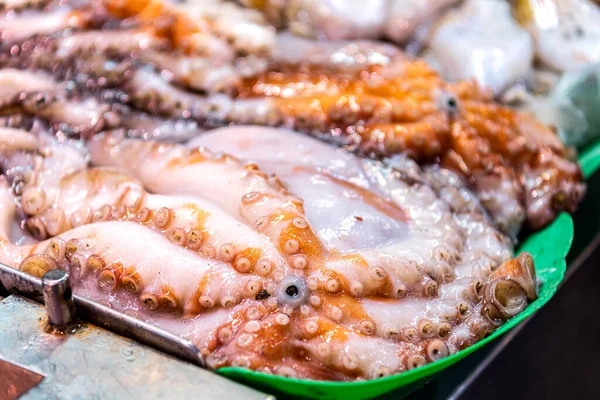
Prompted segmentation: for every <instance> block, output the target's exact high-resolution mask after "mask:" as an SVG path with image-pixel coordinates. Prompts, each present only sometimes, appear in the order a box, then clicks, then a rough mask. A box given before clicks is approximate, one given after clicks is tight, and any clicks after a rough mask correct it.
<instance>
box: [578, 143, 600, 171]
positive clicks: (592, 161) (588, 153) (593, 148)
mask: <svg viewBox="0 0 600 400" xmlns="http://www.w3.org/2000/svg"><path fill="white" fill-rule="evenodd" d="M579 164H581V169H582V170H583V175H584V176H585V177H586V179H587V178H589V177H590V176H591V175H592V174H593V173H594V172H596V170H597V169H598V167H600V141H598V142H596V143H594V144H591V145H590V146H588V147H586V148H585V150H583V152H582V153H581V156H580V157H579Z"/></svg>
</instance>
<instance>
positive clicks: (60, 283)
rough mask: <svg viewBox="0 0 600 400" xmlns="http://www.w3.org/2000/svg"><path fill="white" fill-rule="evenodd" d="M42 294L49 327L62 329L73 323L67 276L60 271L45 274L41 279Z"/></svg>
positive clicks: (71, 297)
mask: <svg viewBox="0 0 600 400" xmlns="http://www.w3.org/2000/svg"><path fill="white" fill-rule="evenodd" d="M42 294H43V295H44V304H45V305H46V313H47V314H48V322H49V323H50V324H51V325H53V326H55V327H57V328H62V327H65V326H67V325H69V324H71V323H72V322H73V321H75V319H76V317H77V316H76V315H75V302H74V301H73V292H72V291H71V285H70V284H69V274H67V273H66V272H65V271H63V270H61V269H55V270H52V271H48V272H46V273H45V274H44V276H43V277H42Z"/></svg>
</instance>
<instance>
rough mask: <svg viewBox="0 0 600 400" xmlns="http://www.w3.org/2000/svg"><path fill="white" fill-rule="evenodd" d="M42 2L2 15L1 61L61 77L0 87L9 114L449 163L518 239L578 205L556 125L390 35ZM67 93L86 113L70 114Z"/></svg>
mask: <svg viewBox="0 0 600 400" xmlns="http://www.w3.org/2000/svg"><path fill="white" fill-rule="evenodd" d="M15 4H16V6H19V4H20V3H18V2H17V3H15ZM19 7H20V6H19ZM44 7H45V8H44V10H45V12H50V13H51V15H52V18H56V19H57V22H54V23H52V24H50V23H49V24H48V25H39V24H33V23H31V21H29V19H31V18H38V17H39V15H38V14H40V13H42V12H43V11H36V10H27V11H23V12H20V11H19V12H17V13H16V14H15V15H12V14H11V15H8V14H7V15H5V16H3V17H2V18H0V20H1V21H0V22H1V23H0V30H1V31H2V32H3V36H4V37H6V40H4V41H3V42H2V43H1V44H0V65H1V66H3V67H12V68H15V69H27V70H43V71H46V72H47V73H48V74H49V76H50V77H54V78H56V79H57V81H65V82H68V85H66V86H67V87H68V88H62V87H58V88H54V89H49V88H47V87H46V88H44V87H43V86H44V85H41V86H40V88H39V90H38V89H36V87H35V85H29V86H28V87H23V91H22V92H24V93H25V94H22V93H21V92H19V93H18V94H17V96H12V97H10V98H9V99H8V100H7V99H6V98H4V97H3V96H1V95H0V105H3V107H1V108H3V109H4V110H5V111H2V113H4V114H6V113H7V112H8V111H6V110H7V109H10V110H15V109H16V110H18V111H19V112H24V113H27V114H29V115H34V116H37V117H40V118H45V119H48V120H51V122H53V126H54V127H55V129H58V130H62V131H65V132H66V133H67V134H75V135H77V134H81V135H85V136H90V135H92V134H94V133H97V132H99V131H102V130H105V129H110V128H115V127H125V128H128V129H136V128H137V127H136V123H137V121H146V122H147V121H148V119H147V118H146V119H144V118H143V117H141V118H138V117H139V114H138V113H139V111H142V112H143V113H151V114H154V115H160V116H162V117H167V118H169V119H171V120H172V121H167V122H165V123H164V124H163V125H160V124H158V125H153V126H154V128H153V129H155V130H154V132H163V131H164V130H165V129H167V130H171V133H170V135H171V137H179V138H187V137H190V136H193V134H194V132H197V130H198V129H199V127H197V126H194V125H193V124H194V123H197V124H199V126H207V127H214V126H215V124H216V125H218V124H222V123H228V122H236V123H252V124H258V125H283V126H289V127H294V128H295V129H298V130H302V131H306V132H308V133H311V134H313V135H315V136H316V137H319V138H323V139H329V140H330V141H334V142H336V143H338V144H342V145H345V146H346V147H347V148H353V149H358V150H360V151H361V152H362V153H363V154H364V155H368V156H376V157H391V156H393V155H395V154H406V155H408V156H409V157H411V158H413V159H415V160H416V161H417V162H419V163H421V164H430V163H438V164H440V165H441V166H443V167H444V168H447V169H450V170H452V171H454V172H455V173H457V174H458V176H459V177H460V179H462V180H464V182H465V183H466V184H467V185H468V186H469V187H470V188H471V189H472V190H473V191H474V192H475V193H476V194H477V195H478V196H479V197H480V199H481V202H482V204H483V206H484V207H485V208H486V210H487V212H488V213H489V214H490V215H491V216H492V218H493V219H494V221H495V223H496V225H497V226H498V227H499V228H500V229H501V230H502V231H503V232H505V233H507V234H508V235H509V236H511V237H512V238H514V237H516V234H517V233H518V231H519V229H520V227H521V225H522V223H523V222H527V223H528V224H529V225H530V226H531V227H533V228H535V229H537V228H541V227H543V226H544V225H546V224H548V223H549V222H550V221H552V220H553V218H554V217H555V216H556V215H557V213H559V212H560V211H568V212H573V211H574V210H575V208H576V206H577V204H578V202H579V201H580V200H581V198H582V197H583V194H584V192H585V185H584V184H583V183H581V179H582V174H581V170H580V168H579V166H578V165H577V164H576V163H575V162H574V161H572V160H571V159H570V158H571V157H572V155H571V154H570V151H569V149H567V148H565V147H564V145H563V144H562V143H561V142H560V140H559V139H558V137H557V136H556V135H555V134H554V133H553V132H552V131H550V130H549V129H548V128H546V127H545V126H543V125H541V124H540V123H538V122H537V121H535V120H534V119H533V118H532V117H530V116H528V115H524V114H520V113H518V112H515V111H513V110H511V109H509V108H506V107H503V106H501V105H499V104H497V103H495V102H494V101H493V99H492V97H491V95H490V93H489V92H488V91H486V90H483V89H481V88H479V87H477V85H475V84H474V83H472V82H459V83H456V84H448V83H446V82H444V81H443V80H442V79H441V78H440V77H439V76H438V75H437V74H436V73H435V72H434V71H433V70H432V69H431V68H429V67H428V66H427V65H426V64H425V63H424V62H423V61H419V60H413V61H410V60H409V59H408V58H407V57H406V56H405V55H403V53H402V52H400V51H399V50H398V49H396V48H394V47H393V46H391V45H382V44H377V43H376V42H373V41H359V42H357V43H354V44H351V43H348V42H343V41H333V42H326V43H325V44H324V43H322V42H311V41H308V40H306V39H298V38H292V37H291V36H290V35H289V34H286V33H283V34H277V35H276V34H275V31H274V30H273V28H272V27H268V26H266V25H264V21H263V19H262V16H261V15H259V14H258V13H257V12H256V11H255V10H250V9H242V8H239V7H238V6H236V5H234V4H228V5H227V6H226V7H225V6H224V7H225V8H224V9H223V10H225V11H223V10H221V11H219V10H220V9H219V7H217V8H215V7H214V6H212V5H211V4H210V2H203V1H196V2H186V3H183V4H180V3H175V2H166V1H158V0H152V1H150V0H142V1H133V0H132V1H111V0H106V1H97V2H84V3H81V4H80V3H78V2H77V1H72V2H64V3H60V4H58V3H56V2H49V3H48V4H47V5H44ZM65 15H70V17H69V18H66V17H65ZM191 15H196V17H197V18H191ZM90 16H92V17H90ZM28 21H29V22H28ZM21 26H27V27H28V29H26V30H23V29H22V28H20V27H21ZM236 26H239V27H246V28H247V29H246V30H245V31H244V32H247V34H245V35H244V34H241V33H240V30H239V29H238V28H236ZM99 28H102V29H99ZM240 29H241V28H240ZM250 39H251V40H250ZM294 49H297V51H294ZM298 55H300V57H298ZM107 61H108V62H107ZM5 70H6V68H4V69H3V70H0V71H1V72H0V74H3V73H5V72H4V71H5ZM13 71H14V70H13ZM23 73H30V72H23ZM39 73H40V72H38V74H39ZM40 76H41V75H40ZM44 79H45V78H44ZM38 80H40V79H38ZM40 96H41V97H40ZM75 105H77V106H78V107H80V108H81V113H78V115H84V116H85V117H80V118H74V117H73V113H69V112H68V110H69V107H72V106H75ZM72 119H75V120H76V121H70V120H72ZM178 121H179V122H178ZM180 121H188V122H189V121H191V122H192V124H191V125H189V124H187V122H186V123H181V122H180ZM75 122H77V123H75ZM150 125H152V123H151V124H150ZM146 126H147V124H146ZM173 130H176V131H177V132H174V131H173ZM67 131H68V132H67ZM140 135H141V136H142V137H154V136H155V133H152V132H145V133H141V134H140Z"/></svg>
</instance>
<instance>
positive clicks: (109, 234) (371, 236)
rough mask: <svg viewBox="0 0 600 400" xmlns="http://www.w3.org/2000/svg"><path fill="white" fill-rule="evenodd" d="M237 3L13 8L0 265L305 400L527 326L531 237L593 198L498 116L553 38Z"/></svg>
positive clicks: (521, 120)
mask: <svg viewBox="0 0 600 400" xmlns="http://www.w3.org/2000/svg"><path fill="white" fill-rule="evenodd" d="M240 3H241V4H238V3H234V2H226V1H209V0H188V1H174V0H173V1H167V0H89V1H85V0H60V1H58V0H49V1H47V0H46V1H44V0H41V1H33V2H32V1H28V2H24V1H20V0H12V1H10V2H2V10H3V11H2V15H0V33H1V35H0V37H1V40H0V171H1V172H2V175H1V176H0V262H2V263H5V264H7V265H10V266H12V267H15V268H18V269H19V270H22V271H24V272H26V273H29V274H31V275H34V276H38V277H41V276H43V274H44V273H45V272H47V271H49V270H52V269H57V268H59V269H64V270H67V271H68V272H69V274H70V277H71V281H72V286H73V288H74V291H75V292H76V293H77V294H80V295H82V296H85V297H87V298H90V299H92V300H95V301H98V302H101V303H104V304H107V305H108V306H110V307H111V308H113V309H115V310H118V311H121V312H123V313H127V314H129V315H132V316H134V317H137V318H140V319H143V320H146V321H150V322H151V323H152V324H155V325H157V326H159V327H161V328H163V329H165V330H167V331H169V332H172V333H174V334H176V335H179V336H181V337H184V338H186V339H189V340H190V341H192V342H193V343H194V344H195V345H196V346H197V347H198V348H199V349H200V350H201V354H202V356H203V358H204V359H205V360H206V364H207V365H208V367H210V368H212V369H218V368H221V367H226V366H235V367H242V368H248V369H252V370H256V371H261V372H265V373H269V374H276V375H281V376H285V377H295V378H303V379H318V380H334V381H352V380H363V379H376V378H379V377H384V376H388V375H392V374H396V373H400V372H403V371H406V370H411V369H414V368H417V367H419V366H422V365H424V364H427V363H430V362H434V361H437V360H439V359H442V358H444V357H447V356H449V355H450V354H454V353H456V352H458V351H460V350H462V349H464V348H466V347H468V346H470V345H472V344H473V343H475V342H477V341H480V340H481V339H483V338H484V337H486V336H488V335H489V334H490V333H492V332H493V331H494V330H495V329H496V328H498V327H499V326H500V325H502V324H503V323H504V322H505V321H507V320H509V319H510V318H512V317H514V316H515V315H517V314H518V313H520V312H521V311H523V310H524V309H525V308H526V307H527V306H528V305H529V304H530V303H531V302H532V301H534V300H535V299H536V298H537V295H538V287H539V284H540V283H539V282H538V280H537V278H536V275H535V268H534V262H533V258H532V256H531V255H530V254H528V253H522V254H517V255H515V254H514V253H513V246H514V245H515V243H516V240H517V235H518V233H519V232H520V230H521V228H522V226H523V225H524V224H527V225H528V226H529V227H530V228H532V229H540V228H542V227H544V226H546V225H548V224H549V223H551V222H552V221H553V220H554V218H555V217H556V216H557V215H558V214H559V213H561V212H563V211H566V212H574V211H575V209H576V207H577V205H578V203H579V202H580V201H581V199H582V197H583V196H584V193H585V184H584V183H583V182H582V178H583V177H582V172H581V169H580V167H579V165H578V164H577V162H576V161H575V160H574V159H575V157H574V152H573V150H572V149H570V148H569V147H567V146H566V145H565V144H563V142H562V141H561V140H560V138H559V136H557V135H556V133H555V132H554V131H553V130H552V129H551V128H549V127H548V126H546V125H544V124H543V123H541V122H539V121H538V120H537V119H536V118H535V117H534V116H533V115H531V114H529V113H522V112H518V111H515V110H514V109H512V108H510V107H508V106H506V105H502V104H500V103H498V102H497V101H496V100H495V99H496V97H495V96H496V95H498V94H500V93H504V92H506V90H507V88H509V87H510V86H511V85H513V84H514V83H515V82H517V81H519V80H520V79H521V78H522V77H523V76H525V75H528V74H531V73H532V71H533V67H532V65H533V59H534V57H537V58H540V59H541V60H546V58H544V57H546V55H547V49H546V48H545V47H544V46H543V43H545V42H544V41H545V40H546V36H547V35H553V34H554V33H548V32H546V31H545V30H544V31H540V32H539V34H538V35H537V36H536V34H532V33H531V32H534V31H535V30H536V29H537V28H536V27H537V26H538V25H536V24H537V23H538V22H539V19H536V18H533V19H529V20H526V19H524V17H519V18H517V19H516V20H515V19H513V17H511V8H510V5H509V4H508V3H504V2H500V1H492V0H487V1H483V0H481V1H466V2H458V1H449V0H444V1H424V2H417V1H399V0H398V1H375V2H364V4H363V3H361V2H353V3H351V4H350V5H349V6H347V5H346V4H345V3H344V4H342V3H340V2H334V1H325V2H317V1H261V2H254V1H242V2H240ZM359 3H360V4H359ZM367 3H368V6H367ZM459 3H460V4H459ZM518 3H519V4H516V5H515V4H513V9H512V12H513V13H515V14H517V11H515V10H518V13H520V14H519V15H525V14H526V13H525V11H523V10H524V8H523V7H525V6H524V4H525V3H526V2H518ZM556 3H560V2H556ZM564 3H565V4H566V3H569V4H570V3H574V2H564ZM561 4H562V3H561ZM594 7H595V6H594ZM448 10H450V11H448ZM527 10H529V11H530V14H527V15H530V16H535V15H537V14H536V13H535V12H533V11H535V10H536V9H535V7H533V6H530V8H528V9H527ZM561 10H562V8H561ZM561 12H562V11H561ZM524 13H525V14H524ZM442 15H444V16H442ZM578 15H579V14H578ZM586 15H588V14H586ZM590 15H592V14H590ZM440 18H441V19H440ZM516 21H518V22H519V23H521V24H522V25H521V26H519V25H518V24H517V22H516ZM526 21H529V22H527V23H530V25H527V23H526ZM531 21H534V22H531ZM492 22H493V23H492ZM488 25H493V27H492V28H490V29H486V28H488ZM282 29H287V30H282ZM590 29H591V31H592V32H593V29H594V28H593V27H592V28H590ZM482 32H484V33H482ZM298 34H301V36H303V37H299V36H298ZM458 37H459V38H460V40H455V39H456V38H458ZM315 38H318V39H319V40H315ZM381 38H387V39H389V40H393V41H395V42H396V43H402V44H407V46H408V47H407V48H406V49H405V50H406V51H405V50H403V49H400V48H399V47H397V46H395V45H393V44H391V43H386V42H380V41H378V39H381ZM409 42H410V43H409ZM450 42H452V45H450ZM590 43H591V42H590ZM588 45H589V43H588V42H586V44H585V46H588ZM423 46H424V47H426V49H425V50H423V49H422V47H423ZM473 49H476V50H477V51H475V52H474V51H473ZM588 50H589V48H588V47H585V51H586V52H588ZM421 51H424V53H423V54H425V53H427V52H428V53H427V54H428V56H427V57H428V59H430V60H431V61H432V63H434V64H437V66H438V69H439V70H440V71H442V72H441V73H439V72H436V70H435V69H434V68H433V67H431V66H429V65H428V64H427V63H426V61H424V60H422V59H418V58H415V57H414V54H415V53H418V52H421ZM561 51H563V50H561ZM564 51H567V50H564ZM561 54H562V53H561ZM586 54H587V53H586ZM561 57H562V56H561ZM548 60H550V61H549V62H548V64H549V66H552V67H554V66H553V65H550V64H551V61H552V60H553V58H552V57H549V58H548ZM590 60H591V59H590ZM565 69H566V68H565ZM442 76H445V77H447V78H450V81H447V80H445V79H444V78H443V77H442ZM470 78H476V80H474V79H470Z"/></svg>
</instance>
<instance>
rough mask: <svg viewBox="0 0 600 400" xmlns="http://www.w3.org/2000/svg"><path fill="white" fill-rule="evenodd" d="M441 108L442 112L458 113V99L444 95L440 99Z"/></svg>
mask: <svg viewBox="0 0 600 400" xmlns="http://www.w3.org/2000/svg"><path fill="white" fill-rule="evenodd" d="M439 107H440V108H441V109H442V111H446V112H449V113H455V112H457V111H458V99H457V98H456V96H454V95H453V94H451V93H442V95H441V96H440V98H439Z"/></svg>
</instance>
